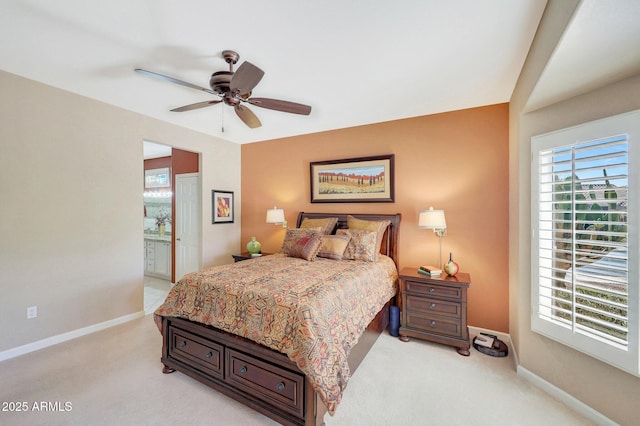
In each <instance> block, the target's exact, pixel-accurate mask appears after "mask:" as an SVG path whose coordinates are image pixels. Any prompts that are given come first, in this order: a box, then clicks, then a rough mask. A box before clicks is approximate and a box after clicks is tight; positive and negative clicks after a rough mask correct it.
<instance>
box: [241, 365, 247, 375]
mask: <svg viewBox="0 0 640 426" xmlns="http://www.w3.org/2000/svg"><path fill="white" fill-rule="evenodd" d="M246 372H247V367H246V366H245V367H242V368H241V369H240V374H244V373H246Z"/></svg>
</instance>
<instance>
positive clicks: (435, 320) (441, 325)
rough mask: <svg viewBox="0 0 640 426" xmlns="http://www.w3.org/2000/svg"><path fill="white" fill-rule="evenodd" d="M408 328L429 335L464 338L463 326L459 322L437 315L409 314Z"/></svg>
mask: <svg viewBox="0 0 640 426" xmlns="http://www.w3.org/2000/svg"><path fill="white" fill-rule="evenodd" d="M406 327H410V328H412V329H417V330H422V331H425V332H428V333H438V334H444V335H446V336H451V337H462V324H461V323H460V321H459V320H455V319H449V318H446V317H441V316H437V315H421V314H420V313H418V312H409V313H408V314H407V324H406Z"/></svg>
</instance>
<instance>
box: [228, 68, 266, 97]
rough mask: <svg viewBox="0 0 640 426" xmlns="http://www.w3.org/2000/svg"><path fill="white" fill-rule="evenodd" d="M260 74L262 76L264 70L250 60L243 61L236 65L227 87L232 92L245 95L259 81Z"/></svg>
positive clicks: (260, 78)
mask: <svg viewBox="0 0 640 426" xmlns="http://www.w3.org/2000/svg"><path fill="white" fill-rule="evenodd" d="M262 76H264V71H262V70H261V69H260V68H258V67H256V66H255V65H253V64H252V63H251V62H246V61H245V62H243V63H242V65H240V66H239V67H238V69H237V70H236V72H235V73H234V74H233V77H231V82H230V83H229V87H230V88H231V91H232V92H235V91H237V93H239V94H240V96H242V95H246V94H248V93H251V91H252V90H253V88H254V87H256V86H257V85H258V83H260V80H262Z"/></svg>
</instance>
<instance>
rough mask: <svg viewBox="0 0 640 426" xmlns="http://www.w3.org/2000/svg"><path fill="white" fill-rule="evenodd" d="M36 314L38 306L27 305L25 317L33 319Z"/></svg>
mask: <svg viewBox="0 0 640 426" xmlns="http://www.w3.org/2000/svg"><path fill="white" fill-rule="evenodd" d="M37 316H38V307H37V306H29V307H28V308H27V319H33V318H35V317H37Z"/></svg>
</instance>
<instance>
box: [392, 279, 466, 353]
mask: <svg viewBox="0 0 640 426" xmlns="http://www.w3.org/2000/svg"><path fill="white" fill-rule="evenodd" d="M418 269H419V268H416V267H407V268H403V269H402V270H401V271H400V297H399V301H400V311H401V316H400V323H401V327H400V330H399V334H400V340H402V341H403V342H408V341H409V340H411V337H416V338H418V339H424V340H429V341H432V342H436V343H442V344H445V345H450V346H454V347H456V348H457V350H458V353H459V354H460V355H463V356H469V348H470V347H471V343H470V341H469V329H468V327H467V289H468V288H469V285H471V277H470V276H469V274H467V273H463V272H459V273H458V274H457V276H455V277H452V276H441V277H432V276H429V275H424V274H421V273H419V272H418Z"/></svg>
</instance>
